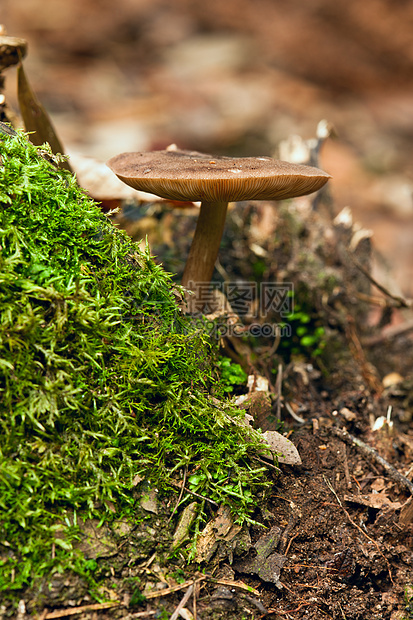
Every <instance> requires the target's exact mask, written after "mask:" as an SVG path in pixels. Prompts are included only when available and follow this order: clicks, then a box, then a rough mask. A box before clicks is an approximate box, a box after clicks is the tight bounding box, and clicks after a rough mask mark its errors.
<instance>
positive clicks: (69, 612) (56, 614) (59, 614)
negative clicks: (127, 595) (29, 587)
mask: <svg viewBox="0 0 413 620" xmlns="http://www.w3.org/2000/svg"><path fill="white" fill-rule="evenodd" d="M119 606H120V602H119V601H112V602H109V603H93V604H92V605H83V606H82V607H72V608H71V609H57V610H56V611H49V612H48V613H47V614H46V616H45V619H46V620H49V619H50V618H65V617H66V616H75V615H76V614H82V613H84V612H87V611H98V610H100V609H110V608H113V607H119Z"/></svg>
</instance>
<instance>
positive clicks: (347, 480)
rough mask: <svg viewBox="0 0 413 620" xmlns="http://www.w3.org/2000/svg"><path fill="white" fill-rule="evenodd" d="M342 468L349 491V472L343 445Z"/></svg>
mask: <svg viewBox="0 0 413 620" xmlns="http://www.w3.org/2000/svg"><path fill="white" fill-rule="evenodd" d="M343 468H344V477H345V479H346V484H347V488H348V489H351V479H350V471H349V469H348V460H347V446H346V445H345V444H344V446H343Z"/></svg>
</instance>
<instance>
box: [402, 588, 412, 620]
mask: <svg viewBox="0 0 413 620" xmlns="http://www.w3.org/2000/svg"><path fill="white" fill-rule="evenodd" d="M404 602H405V607H404V611H405V612H406V613H407V615H406V616H404V619H403V620H412V619H413V586H412V585H411V584H408V585H406V587H405V588H404Z"/></svg>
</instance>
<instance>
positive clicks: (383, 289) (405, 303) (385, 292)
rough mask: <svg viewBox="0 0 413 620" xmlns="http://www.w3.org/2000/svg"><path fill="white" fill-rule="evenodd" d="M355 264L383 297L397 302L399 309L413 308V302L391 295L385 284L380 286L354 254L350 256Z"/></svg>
mask: <svg viewBox="0 0 413 620" xmlns="http://www.w3.org/2000/svg"><path fill="white" fill-rule="evenodd" d="M350 257H351V259H352V261H353V263H354V264H355V266H356V267H357V269H358V270H359V271H361V273H362V274H363V275H364V276H366V278H367V279H368V280H369V281H370V282H371V283H372V284H373V285H374V286H375V287H376V288H378V289H379V291H380V292H382V293H383V295H386V297H389V298H390V299H392V300H393V301H394V302H396V304H397V307H399V308H411V306H412V300H411V299H410V300H407V299H404V298H403V297H401V296H400V295H393V294H392V293H390V291H389V290H387V289H386V287H385V286H383V284H380V282H377V280H376V279H375V278H373V276H372V275H371V274H370V273H369V272H368V271H367V269H365V268H364V267H363V265H362V264H361V263H359V261H358V260H357V259H356V258H355V257H354V255H353V254H351V255H350Z"/></svg>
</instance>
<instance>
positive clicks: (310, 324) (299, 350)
mask: <svg viewBox="0 0 413 620" xmlns="http://www.w3.org/2000/svg"><path fill="white" fill-rule="evenodd" d="M284 321H285V323H287V324H288V325H289V326H290V328H291V338H290V339H284V340H282V341H281V343H280V353H284V354H285V355H287V357H288V358H290V357H291V356H292V355H304V356H306V357H310V358H316V357H318V356H320V355H321V354H322V352H323V349H324V347H325V328H324V327H323V326H322V325H320V321H319V318H318V317H317V315H316V314H315V313H314V311H313V310H311V309H307V308H306V307H305V304H304V303H298V302H297V301H296V300H295V299H294V309H293V311H292V312H290V313H289V314H288V315H287V316H286V317H285V318H284Z"/></svg>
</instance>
